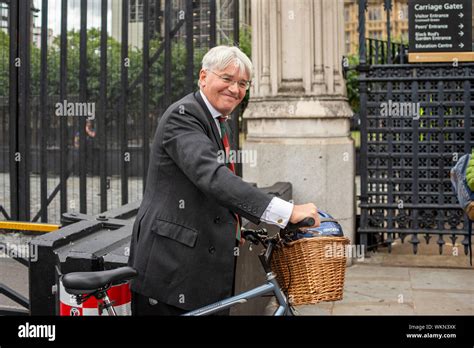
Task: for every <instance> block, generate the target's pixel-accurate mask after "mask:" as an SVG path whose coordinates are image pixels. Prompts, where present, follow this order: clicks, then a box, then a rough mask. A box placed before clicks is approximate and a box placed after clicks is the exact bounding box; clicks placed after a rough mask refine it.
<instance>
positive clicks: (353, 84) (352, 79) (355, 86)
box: [346, 54, 360, 113]
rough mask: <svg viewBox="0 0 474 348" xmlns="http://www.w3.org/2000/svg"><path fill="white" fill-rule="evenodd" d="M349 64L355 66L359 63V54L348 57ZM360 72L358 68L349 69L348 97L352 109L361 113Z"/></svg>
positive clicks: (347, 78) (347, 79)
mask: <svg viewBox="0 0 474 348" xmlns="http://www.w3.org/2000/svg"><path fill="white" fill-rule="evenodd" d="M347 58H348V60H349V65H350V66H352V67H355V66H357V65H359V55H358V54H353V55H350V56H348V57H347ZM358 79H359V72H358V71H356V70H349V71H348V72H347V77H346V89H347V98H348V100H349V105H350V106H351V108H352V111H354V112H355V113H359V109H360V101H359V81H358Z"/></svg>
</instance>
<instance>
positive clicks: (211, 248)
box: [209, 246, 216, 254]
mask: <svg viewBox="0 0 474 348" xmlns="http://www.w3.org/2000/svg"><path fill="white" fill-rule="evenodd" d="M215 252H216V248H214V247H213V246H210V247H209V254H214V253H215Z"/></svg>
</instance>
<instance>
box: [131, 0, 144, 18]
mask: <svg viewBox="0 0 474 348" xmlns="http://www.w3.org/2000/svg"><path fill="white" fill-rule="evenodd" d="M128 13H129V22H130V23H135V22H143V0H130V2H129V12H128Z"/></svg>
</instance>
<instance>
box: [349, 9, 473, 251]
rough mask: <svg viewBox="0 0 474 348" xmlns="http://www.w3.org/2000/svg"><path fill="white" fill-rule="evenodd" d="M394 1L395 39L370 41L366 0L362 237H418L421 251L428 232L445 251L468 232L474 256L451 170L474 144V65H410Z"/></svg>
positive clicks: (388, 240)
mask: <svg viewBox="0 0 474 348" xmlns="http://www.w3.org/2000/svg"><path fill="white" fill-rule="evenodd" d="M391 5H392V1H391V0H385V1H384V10H385V11H386V15H387V32H388V38H387V41H386V42H384V43H382V42H376V41H377V40H371V41H370V42H367V40H366V37H365V12H366V10H367V0H359V45H360V47H359V49H360V52H359V59H360V62H359V63H360V65H359V67H358V70H359V72H360V78H359V92H360V115H361V154H362V156H361V196H360V207H361V220H360V228H359V229H358V233H359V235H360V241H361V243H362V244H363V245H364V246H365V247H370V246H373V245H377V244H384V245H387V246H388V248H389V251H391V249H390V247H391V244H392V242H394V241H395V240H396V239H397V238H400V239H401V241H402V242H403V241H404V239H406V237H407V236H410V239H409V242H410V243H412V245H413V252H414V253H416V252H417V250H418V244H419V243H420V238H421V237H424V238H425V239H426V242H427V243H428V242H429V241H430V238H432V237H433V236H436V243H437V244H438V245H439V253H440V254H441V253H442V251H443V245H444V244H445V243H446V241H445V239H444V236H448V237H449V238H450V239H451V241H452V243H453V245H455V243H456V241H457V239H458V238H459V237H463V239H462V240H461V241H460V242H461V244H462V245H463V246H464V251H465V253H466V254H467V252H468V245H469V243H470V241H469V240H468V236H467V231H466V229H467V222H468V220H467V218H466V217H465V214H463V211H462V210H461V209H460V208H459V205H458V203H457V200H456V197H455V196H454V194H453V191H452V188H451V182H450V179H449V170H450V168H451V167H453V166H454V164H455V162H456V160H457V159H458V158H460V157H461V156H462V155H463V154H465V153H470V152H471V148H472V147H474V125H473V122H472V111H473V108H474V100H473V82H474V64H472V63H470V64H468V63H442V64H439V63H438V64H433V63H423V64H420V63H417V64H408V63H407V61H406V50H407V48H406V46H404V45H394V44H393V43H392V42H391V38H390V11H391ZM367 46H368V47H367ZM397 107H398V112H394V111H395V110H397ZM401 110H404V111H405V112H401ZM411 111H414V112H411ZM374 237H377V238H374Z"/></svg>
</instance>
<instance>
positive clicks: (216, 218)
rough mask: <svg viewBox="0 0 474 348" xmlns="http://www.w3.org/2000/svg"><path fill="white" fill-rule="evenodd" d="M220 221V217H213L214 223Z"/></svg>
mask: <svg viewBox="0 0 474 348" xmlns="http://www.w3.org/2000/svg"><path fill="white" fill-rule="evenodd" d="M220 222H221V217H220V216H216V217H215V218H214V223H215V224H218V223H220Z"/></svg>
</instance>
